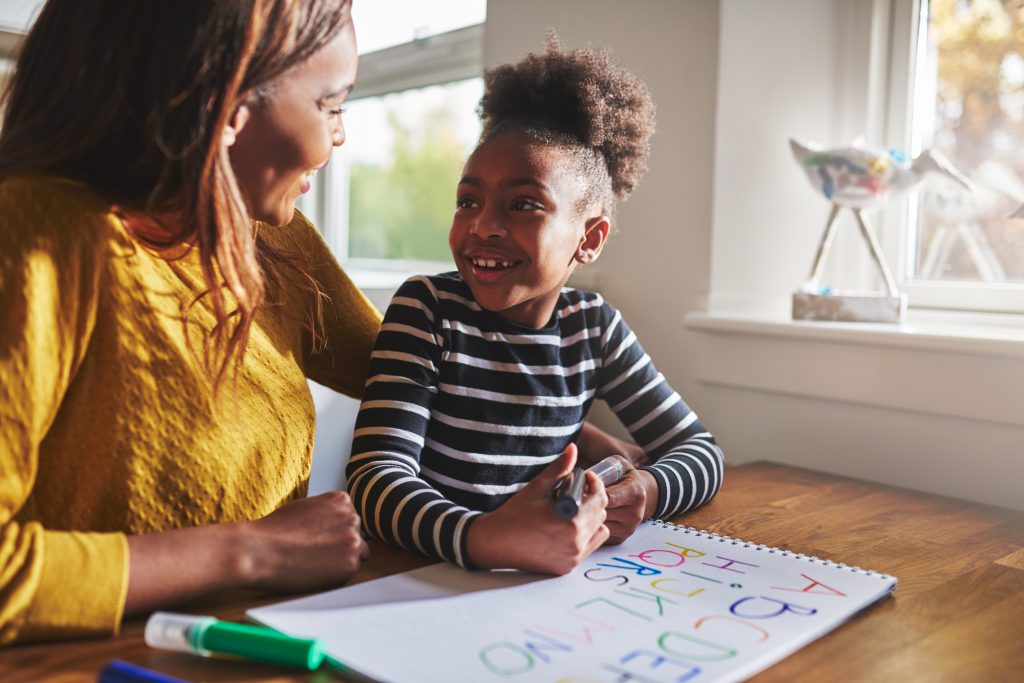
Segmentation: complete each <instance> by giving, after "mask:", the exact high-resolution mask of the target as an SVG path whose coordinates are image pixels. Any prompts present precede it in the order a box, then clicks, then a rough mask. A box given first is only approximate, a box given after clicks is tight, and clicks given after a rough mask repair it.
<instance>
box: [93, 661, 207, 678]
mask: <svg viewBox="0 0 1024 683" xmlns="http://www.w3.org/2000/svg"><path fill="white" fill-rule="evenodd" d="M96 682H97V683H188V681H186V680H185V679H183V678H175V677H174V676H168V675H167V674H162V673H160V672H159V671H153V670H152V669H147V668H145V667H143V666H139V665H137V664H129V663H128V662H122V661H121V660H120V659H112V660H110V662H109V663H108V664H107V665H106V666H105V667H103V669H101V670H100V675H99V678H97V679H96Z"/></svg>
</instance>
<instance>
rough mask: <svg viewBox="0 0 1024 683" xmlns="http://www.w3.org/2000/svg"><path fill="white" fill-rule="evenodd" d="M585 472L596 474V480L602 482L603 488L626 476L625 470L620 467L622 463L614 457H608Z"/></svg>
mask: <svg viewBox="0 0 1024 683" xmlns="http://www.w3.org/2000/svg"><path fill="white" fill-rule="evenodd" d="M587 472H593V473H594V474H596V475H597V478H598V479H600V480H601V481H603V482H604V485H605V486H611V485H612V484H614V483H615V482H617V481H618V480H619V479H622V478H623V477H624V476H626V469H625V468H624V467H623V466H622V461H621V460H619V459H618V458H616V457H615V456H614V455H609V456H608V457H607V458H605V459H604V460H602V461H601V462H599V463H597V464H596V465H594V466H592V467H591V468H590V469H588V470H587Z"/></svg>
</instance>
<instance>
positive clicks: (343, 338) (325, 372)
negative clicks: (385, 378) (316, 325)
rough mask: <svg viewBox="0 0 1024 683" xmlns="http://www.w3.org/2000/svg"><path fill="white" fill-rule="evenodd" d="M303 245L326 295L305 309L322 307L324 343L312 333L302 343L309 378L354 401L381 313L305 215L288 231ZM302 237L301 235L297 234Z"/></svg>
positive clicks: (360, 390) (310, 270)
mask: <svg viewBox="0 0 1024 683" xmlns="http://www.w3.org/2000/svg"><path fill="white" fill-rule="evenodd" d="M286 230H288V231H290V232H291V233H293V235H294V236H295V237H296V238H297V242H299V243H300V244H302V245H303V246H302V249H303V252H304V257H305V267H306V268H308V271H307V274H308V275H309V276H311V277H312V278H313V279H314V280H316V282H317V284H318V285H319V287H320V288H321V289H322V294H323V295H322V296H321V297H319V299H320V300H319V301H316V300H314V298H313V297H312V296H307V297H306V301H305V306H306V307H307V308H309V307H315V306H318V305H319V306H321V307H322V311H323V321H324V328H323V339H321V340H314V339H313V338H312V336H311V335H310V334H309V333H308V331H307V335H306V339H304V340H303V353H304V358H303V361H304V364H305V369H306V376H307V377H309V378H310V379H312V380H313V381H315V382H319V383H320V384H323V385H325V386H328V387H330V388H332V389H334V390H335V391H339V392H341V393H343V394H346V395H348V396H353V397H356V398H358V397H360V396H362V394H363V384H364V383H365V382H366V376H367V374H368V373H369V370H370V353H371V352H372V351H373V343H374V339H375V338H376V336H377V329H378V328H379V327H380V320H381V316H380V312H379V311H378V310H377V309H376V307H374V305H373V304H372V303H370V300H369V299H367V298H366V296H365V295H364V294H363V293H362V292H361V291H360V290H359V288H358V287H356V285H355V284H354V283H353V282H352V280H351V279H349V277H348V275H347V274H346V273H345V271H344V270H342V268H341V266H340V265H338V261H337V260H336V259H335V258H334V255H333V254H332V253H331V250H330V249H329V248H328V246H327V244H326V243H325V242H324V239H323V237H321V236H320V233H319V232H318V231H317V230H316V228H315V227H313V225H312V224H311V223H309V221H307V220H306V218H305V217H304V216H302V214H299V213H298V212H296V217H295V220H293V221H292V224H291V225H289V226H287V227H286ZM296 233H298V234H296Z"/></svg>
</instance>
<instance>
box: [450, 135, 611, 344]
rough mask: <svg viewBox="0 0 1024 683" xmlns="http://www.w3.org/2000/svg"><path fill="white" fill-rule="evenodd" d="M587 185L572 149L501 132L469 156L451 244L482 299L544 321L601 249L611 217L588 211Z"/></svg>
mask: <svg viewBox="0 0 1024 683" xmlns="http://www.w3.org/2000/svg"><path fill="white" fill-rule="evenodd" d="M585 190H586V185H585V183H584V180H583V179H582V178H580V177H579V176H578V174H577V173H576V171H575V168H574V164H573V163H572V158H571V156H570V153H569V152H567V151H565V150H563V149H560V148H557V147H552V146H548V145H543V144H539V143H536V142H532V141H531V140H529V139H528V138H526V137H525V136H523V135H522V134H521V133H518V132H509V133H505V134H502V135H499V136H498V137H497V138H494V139H492V140H490V141H488V142H486V143H484V144H483V145H481V146H480V147H478V148H477V150H476V151H475V152H474V153H473V155H472V156H470V158H469V160H468V161H467V162H466V166H465V168H464V169H463V174H462V179H461V180H460V181H459V186H458V190H457V192H456V208H455V217H454V219H453V220H452V228H451V231H450V232H449V234H448V244H449V246H450V247H451V250H452V256H454V257H455V263H456V265H457V266H458V268H459V272H460V273H461V274H462V277H463V279H464V280H465V281H466V282H467V283H468V284H469V287H470V289H471V290H472V291H473V296H474V297H475V298H476V301H477V303H479V304H480V306H482V307H483V308H484V309H486V310H489V311H494V312H495V313H497V314H499V315H501V316H502V317H503V318H505V319H507V320H510V321H512V322H514V323H516V324H518V325H521V326H523V327H529V328H533V329H537V328H541V327H544V326H545V325H546V324H547V323H548V321H549V319H550V317H551V314H552V312H553V311H554V308H555V303H556V302H557V300H558V296H559V292H560V291H561V289H562V287H564V286H565V282H566V280H568V279H569V275H570V274H571V273H572V272H573V270H574V269H575V266H576V263H577V254H578V253H580V254H583V256H582V258H583V260H584V261H589V260H593V259H594V258H596V257H597V254H598V253H600V250H601V247H602V246H603V244H604V239H605V237H607V234H608V219H607V218H606V217H604V216H599V217H597V218H591V219H587V218H586V215H587V214H586V208H587V207H583V208H582V210H581V207H580V204H581V200H582V199H583V196H584V192H585Z"/></svg>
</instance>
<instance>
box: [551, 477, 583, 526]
mask: <svg viewBox="0 0 1024 683" xmlns="http://www.w3.org/2000/svg"><path fill="white" fill-rule="evenodd" d="M585 483H586V477H585V476H583V468H582V467H574V468H572V472H571V473H570V474H569V476H567V477H566V478H565V479H563V480H562V484H561V486H559V487H558V491H557V492H556V493H555V514H556V515H557V516H558V518H559V519H572V518H573V517H575V516H576V513H577V512H579V511H580V505H582V504H583V485H584V484H585Z"/></svg>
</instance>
